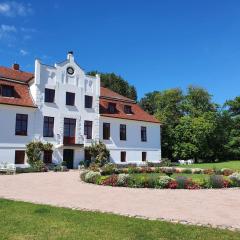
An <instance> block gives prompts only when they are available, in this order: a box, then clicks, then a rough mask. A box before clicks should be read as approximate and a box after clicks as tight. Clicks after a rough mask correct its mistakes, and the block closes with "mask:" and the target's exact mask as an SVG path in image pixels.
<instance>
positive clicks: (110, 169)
mask: <svg viewBox="0 0 240 240" xmlns="http://www.w3.org/2000/svg"><path fill="white" fill-rule="evenodd" d="M113 173H116V165H114V164H112V163H108V164H105V165H104V166H103V167H102V168H101V174H102V175H112V174H113Z"/></svg>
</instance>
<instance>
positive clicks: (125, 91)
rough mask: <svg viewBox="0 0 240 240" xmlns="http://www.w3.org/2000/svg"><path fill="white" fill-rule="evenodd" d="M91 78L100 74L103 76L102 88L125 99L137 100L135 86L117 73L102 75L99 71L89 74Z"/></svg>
mask: <svg viewBox="0 0 240 240" xmlns="http://www.w3.org/2000/svg"><path fill="white" fill-rule="evenodd" d="M87 74H88V75H90V76H95V75H96V74H100V76H101V86H102V87H106V88H109V89H111V90H112V91H114V92H117V93H119V94H121V95H123V96H125V97H128V98H130V99H133V100H135V101H136V100H137V91H136V88H135V87H134V86H133V85H130V84H129V83H128V82H127V81H126V80H124V79H123V78H122V77H121V76H119V75H116V74H115V73H100V72H98V71H91V72H88V73H87Z"/></svg>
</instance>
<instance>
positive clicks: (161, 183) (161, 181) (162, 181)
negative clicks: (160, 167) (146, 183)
mask: <svg viewBox="0 0 240 240" xmlns="http://www.w3.org/2000/svg"><path fill="white" fill-rule="evenodd" d="M173 180H174V179H173V178H170V177H168V176H160V177H159V178H158V180H157V187H159V188H166V187H167V186H168V184H169V182H170V181H173Z"/></svg>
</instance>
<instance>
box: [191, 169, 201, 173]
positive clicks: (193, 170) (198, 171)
mask: <svg viewBox="0 0 240 240" xmlns="http://www.w3.org/2000/svg"><path fill="white" fill-rule="evenodd" d="M192 173H193V174H201V173H203V169H201V168H192Z"/></svg>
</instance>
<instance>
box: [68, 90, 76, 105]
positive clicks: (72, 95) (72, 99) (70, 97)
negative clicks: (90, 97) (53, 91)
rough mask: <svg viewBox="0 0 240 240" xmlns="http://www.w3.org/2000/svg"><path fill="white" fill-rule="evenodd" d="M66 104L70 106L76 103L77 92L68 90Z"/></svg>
mask: <svg viewBox="0 0 240 240" xmlns="http://www.w3.org/2000/svg"><path fill="white" fill-rule="evenodd" d="M66 105H69V106H74V105H75V93H72V92H66Z"/></svg>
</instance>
